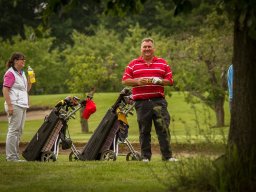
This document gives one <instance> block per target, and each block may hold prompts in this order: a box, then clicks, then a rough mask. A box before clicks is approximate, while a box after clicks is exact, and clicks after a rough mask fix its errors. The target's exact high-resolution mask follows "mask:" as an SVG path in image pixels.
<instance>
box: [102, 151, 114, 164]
mask: <svg viewBox="0 0 256 192" xmlns="http://www.w3.org/2000/svg"><path fill="white" fill-rule="evenodd" d="M100 160H103V161H115V160H116V154H115V153H114V151H112V150H106V151H104V152H103V153H102V154H101V157H100Z"/></svg>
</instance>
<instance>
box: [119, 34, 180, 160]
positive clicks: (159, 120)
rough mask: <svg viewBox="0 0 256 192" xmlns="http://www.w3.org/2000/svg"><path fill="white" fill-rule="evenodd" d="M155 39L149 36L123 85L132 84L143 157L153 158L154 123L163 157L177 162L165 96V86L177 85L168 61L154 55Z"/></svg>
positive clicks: (126, 70) (128, 69)
mask: <svg viewBox="0 0 256 192" xmlns="http://www.w3.org/2000/svg"><path fill="white" fill-rule="evenodd" d="M154 51H155V48H154V41H153V39H151V38H145V39H143V40H142V43H141V56H140V57H138V58H137V59H134V60H132V61H131V62H130V63H129V64H128V66H127V67H126V69H125V72H124V75H123V78H122V84H124V85H127V86H132V96H133V99H134V100H135V109H136V112H137V121H138V125H139V132H140V146H141V156H142V160H143V161H145V162H147V161H150V160H151V156H152V152H151V129H152V122H154V126H155V130H156V133H157V136H158V141H159V145H160V150H161V153H162V159H163V160H164V161H177V159H175V158H173V157H172V150H171V146H170V131H169V125H170V115H169V112H168V110H167V102H166V100H165V96H164V86H171V85H173V79H172V71H171V68H170V66H169V65H168V64H167V62H166V61H165V60H164V59H162V58H159V57H156V56H155V55H154Z"/></svg>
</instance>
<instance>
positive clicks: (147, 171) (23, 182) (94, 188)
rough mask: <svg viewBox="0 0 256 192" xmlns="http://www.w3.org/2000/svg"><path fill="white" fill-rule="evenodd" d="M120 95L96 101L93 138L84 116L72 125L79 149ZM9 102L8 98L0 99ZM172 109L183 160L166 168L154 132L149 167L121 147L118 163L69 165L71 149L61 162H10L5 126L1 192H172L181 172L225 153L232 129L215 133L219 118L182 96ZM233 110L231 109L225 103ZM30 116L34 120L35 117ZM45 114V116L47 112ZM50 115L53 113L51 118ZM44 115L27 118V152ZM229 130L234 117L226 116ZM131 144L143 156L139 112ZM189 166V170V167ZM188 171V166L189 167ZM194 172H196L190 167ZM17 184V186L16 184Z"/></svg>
mask: <svg viewBox="0 0 256 192" xmlns="http://www.w3.org/2000/svg"><path fill="white" fill-rule="evenodd" d="M65 97H66V95H64V94H62V95H48V96H31V97H30V98H31V106H32V107H39V108H40V107H43V106H48V108H49V110H48V111H46V112H50V110H51V109H52V107H53V106H54V105H55V103H56V102H57V101H59V100H61V99H63V98H65ZM117 97H118V93H96V94H95V95H94V101H95V103H96V105H97V111H96V113H94V114H93V115H92V116H91V117H90V119H89V122H88V123H89V130H90V132H89V133H82V132H81V128H80V118H79V113H77V114H76V118H75V119H71V120H70V121H69V122H68V126H69V134H70V137H71V139H72V141H73V142H74V144H75V146H77V148H78V149H79V150H82V148H83V147H84V145H86V142H87V141H88V140H89V139H90V137H91V136H92V134H93V131H94V130H95V129H96V128H97V126H98V125H99V123H100V121H101V120H102V118H103V116H104V115H105V113H106V112H107V110H108V109H109V108H110V107H111V106H112V105H113V103H114V102H115V100H116V98H117ZM0 100H1V101H3V98H0ZM167 101H168V104H169V105H168V110H169V112H170V114H171V117H172V121H171V125H170V130H171V135H172V140H171V141H172V150H173V155H174V156H175V157H176V158H178V159H179V160H180V161H179V162H177V163H173V162H170V163H165V162H162V161H161V155H160V150H159V146H158V140H157V136H156V134H155V131H154V130H153V131H152V151H153V156H152V160H151V162H149V163H145V162H139V161H126V160H125V156H121V153H124V155H126V154H127V149H126V147H125V146H124V147H123V148H122V147H121V148H120V155H119V156H118V157H117V160H116V161H114V162H113V161H72V162H69V158H68V156H69V153H70V152H71V151H70V149H68V150H65V151H62V150H61V152H60V153H59V156H58V159H57V161H55V162H52V161H51V162H21V163H11V162H6V161H5V150H4V147H5V146H4V143H5V138H6V131H7V130H6V128H7V121H6V120H4V118H2V119H3V120H1V121H0V142H1V145H0V176H1V178H2V179H1V181H0V187H1V192H2V191H3V192H5V191H6V192H7V191H14V192H15V191H18V192H23V191H24V192H26V191H28V189H29V191H39V192H40V191H42V192H44V191H48V192H49V191H83V192H84V191H90V192H98V191H103V192H105V191H106V192H115V191H117V192H118V191H120V192H125V191H127V192H133V191H140V192H144V191H145V192H146V191H148V192H149V191H150V192H151V191H153V192H158V191H159V192H160V191H168V188H169V187H170V185H172V184H175V182H176V179H175V178H176V176H175V174H178V173H180V170H183V169H184V168H185V167H186V166H188V167H194V165H190V164H191V163H192V164H193V163H194V164H196V165H197V164H198V163H197V162H198V160H197V158H203V159H204V160H203V162H207V161H206V159H209V158H210V159H214V158H216V157H218V156H219V155H221V154H222V153H223V151H224V146H225V145H224V144H225V143H226V137H227V136H226V135H227V131H228V126H227V127H220V128H213V125H214V123H215V119H214V113H213V111H211V110H210V109H209V108H207V107H206V106H204V105H203V104H202V103H196V104H193V105H191V104H188V103H186V102H185V101H184V95H183V94H181V93H179V92H174V93H172V97H167ZM225 109H226V110H227V104H225ZM29 113H31V114H30V115H31V116H32V117H33V112H29ZM44 114H45V113H44ZM46 115H47V113H46ZM43 120H44V116H41V117H35V116H34V118H30V119H27V121H26V124H25V128H24V131H23V135H22V141H21V142H22V145H21V149H20V150H21V151H22V150H24V148H25V146H26V144H27V143H28V142H29V141H30V140H31V139H32V137H33V136H34V135H35V133H36V132H37V130H38V129H39V127H40V126H41V124H42V123H43ZM226 122H227V125H228V122H229V114H228V113H226ZM128 123H129V134H128V139H129V141H130V142H132V144H133V146H134V148H135V150H137V151H139V152H140V148H139V144H138V143H139V134H138V126H137V120H136V112H135V111H133V115H129V116H128ZM185 162H187V163H188V165H186V163H185ZM183 166H185V167H183ZM186 169H190V168H186ZM13 181H15V182H13Z"/></svg>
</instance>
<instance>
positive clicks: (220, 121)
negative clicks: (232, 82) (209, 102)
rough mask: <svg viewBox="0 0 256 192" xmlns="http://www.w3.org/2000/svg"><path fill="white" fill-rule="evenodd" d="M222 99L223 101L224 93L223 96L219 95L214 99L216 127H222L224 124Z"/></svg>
mask: <svg viewBox="0 0 256 192" xmlns="http://www.w3.org/2000/svg"><path fill="white" fill-rule="evenodd" d="M224 101H225V95H223V97H219V99H218V100H217V101H215V105H214V110H215V115H216V121H217V123H216V127H223V126H224V120H225V118H224V117H225V112H224V107H223V106H224Z"/></svg>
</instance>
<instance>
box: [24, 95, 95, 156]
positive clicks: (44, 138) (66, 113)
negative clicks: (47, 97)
mask: <svg viewBox="0 0 256 192" xmlns="http://www.w3.org/2000/svg"><path fill="white" fill-rule="evenodd" d="M87 99H90V98H87ZM79 101H80V99H79V98H78V97H76V96H74V97H66V98H65V99H64V100H61V101H59V102H58V103H57V105H56V106H55V107H54V108H53V109H52V111H51V112H50V114H49V115H47V116H46V117H45V119H44V122H43V124H42V125H41V127H40V128H39V129H38V131H37V133H36V134H35V135H34V137H33V138H32V140H31V141H30V142H29V143H28V145H27V146H26V148H25V150H24V151H23V152H22V156H23V157H24V158H25V159H26V160H27V161H50V160H53V161H56V160H57V157H58V153H59V146H60V145H61V146H62V149H64V150H65V149H69V148H71V149H72V148H73V149H74V150H75V147H74V144H73V143H72V141H71V139H70V137H69V134H68V136H67V134H66V132H67V131H68V125H67V122H68V120H69V119H71V118H75V117H74V114H75V113H76V112H77V111H78V110H79V109H81V107H84V106H85V105H86V100H83V101H81V102H79Z"/></svg>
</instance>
